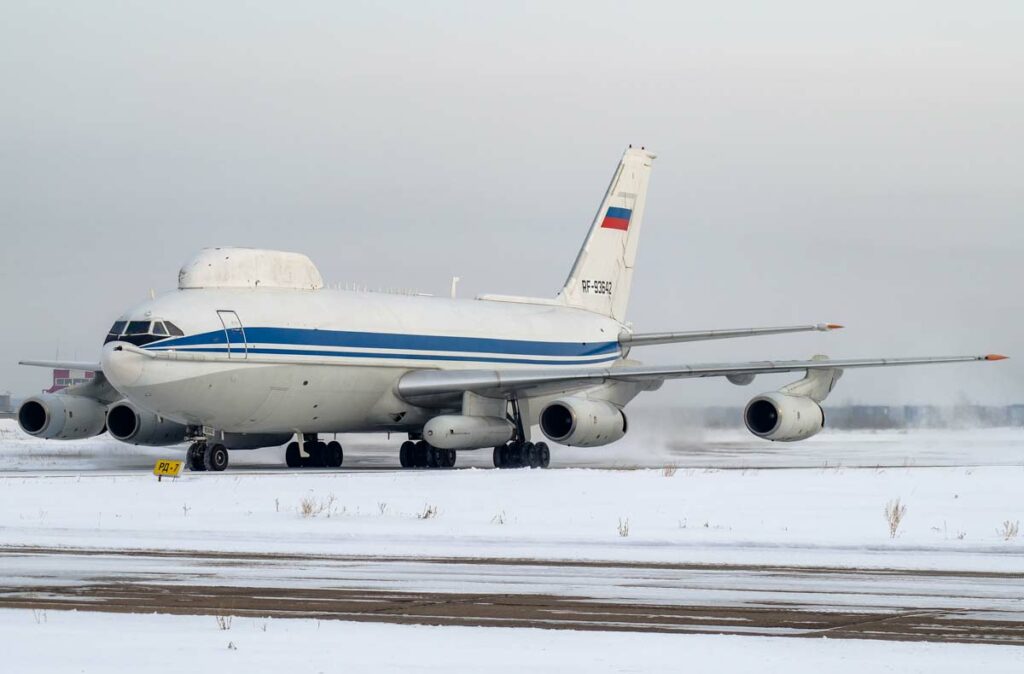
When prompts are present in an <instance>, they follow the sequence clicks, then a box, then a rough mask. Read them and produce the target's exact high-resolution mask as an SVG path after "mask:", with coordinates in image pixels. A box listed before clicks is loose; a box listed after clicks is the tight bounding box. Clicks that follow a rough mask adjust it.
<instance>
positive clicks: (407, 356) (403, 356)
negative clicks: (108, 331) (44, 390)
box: [155, 347, 619, 365]
mask: <svg viewBox="0 0 1024 674" xmlns="http://www.w3.org/2000/svg"><path fill="white" fill-rule="evenodd" d="M155 350H158V349H155ZM176 350H177V351H186V352H192V353H229V352H230V351H231V350H230V349H228V348H227V347H185V348H183V349H176ZM234 350H235V351H238V352H241V351H242V349H241V348H238V349H234ZM247 353H249V354H268V355H275V356H279V355H286V356H329V357H334V358H381V359H387V360H433V361H455V362H473V363H518V364H521V365H591V364H596V363H610V362H612V361H614V360H618V358H619V356H618V355H617V354H616V355H614V356H609V357H606V358H595V359H593V360H570V361H565V360H544V359H537V358H496V357H493V356H449V355H434V354H431V355H424V354H416V353H367V352H365V351H316V350H312V349H267V348H262V347H258V348H251V349H248V351H247Z"/></svg>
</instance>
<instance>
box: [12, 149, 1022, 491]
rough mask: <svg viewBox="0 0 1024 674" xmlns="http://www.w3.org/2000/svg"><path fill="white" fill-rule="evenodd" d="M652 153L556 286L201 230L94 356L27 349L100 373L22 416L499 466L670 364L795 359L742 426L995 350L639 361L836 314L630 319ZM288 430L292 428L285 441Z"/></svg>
mask: <svg viewBox="0 0 1024 674" xmlns="http://www.w3.org/2000/svg"><path fill="white" fill-rule="evenodd" d="M654 159H655V155H654V154H653V153H652V152H650V151H648V150H646V149H645V148H643V147H641V148H634V147H632V146H630V147H629V148H628V149H626V151H625V153H624V154H623V156H622V159H621V160H620V161H619V163H618V166H617V167H616V169H615V172H614V174H613V176H612V180H611V182H610V184H609V186H608V188H607V190H606V192H605V194H604V197H603V198H602V200H601V203H600V205H599V207H598V209H597V213H596V214H595V217H594V220H593V221H592V223H591V225H590V228H589V230H588V232H587V235H586V239H585V240H584V242H583V246H582V248H581V249H580V250H579V253H578V254H577V256H576V260H575V262H574V263H573V265H572V267H571V270H570V271H569V275H568V278H567V279H566V281H565V284H564V286H563V287H562V289H561V290H560V291H559V292H558V294H557V295H556V296H555V297H554V298H535V297H518V296H502V295H482V296H480V297H478V298H476V299H455V298H447V297H432V296H410V295H398V294H382V293H370V292H360V291H350V290H336V289H329V288H327V287H325V285H324V282H323V279H322V277H321V275H320V272H319V271H318V270H317V268H316V266H315V265H314V264H313V262H312V261H311V260H310V259H309V258H308V257H306V256H305V255H302V254H299V253H293V252H283V251H273V250H257V249H249V248H207V249H204V250H202V251H201V252H199V253H198V254H197V255H196V256H195V257H194V258H192V259H191V260H190V261H188V262H187V263H186V264H185V265H184V266H183V267H182V268H181V270H180V272H179V274H178V287H177V289H176V290H174V291H170V292H167V293H164V294H162V295H159V296H153V297H152V298H151V299H149V300H148V301H145V302H143V303H142V304H140V305H138V306H136V307H134V308H132V309H129V310H128V311H126V312H125V313H124V314H122V315H121V316H120V317H119V318H118V319H117V320H116V321H115V322H114V324H113V325H112V326H111V328H110V331H109V333H108V334H107V336H106V339H105V340H104V344H103V347H102V353H101V356H100V359H99V361H98V362H86V363H82V362H55V361H22V364H25V365H38V366H43V367H63V368H70V369H76V370H88V371H94V372H96V373H97V374H96V376H95V377H94V378H93V380H92V381H90V382H88V383H85V384H79V385H77V386H73V387H71V388H69V389H67V390H65V391H62V392H60V393H55V394H43V395H36V396H32V397H31V398H28V399H27V400H25V401H24V402H23V403H22V405H21V406H20V408H19V410H18V423H19V424H20V426H21V428H22V429H23V430H24V431H25V432H26V433H28V434H30V435H34V436H37V437H41V438H56V439H72V438H83V437H90V436H93V435H98V434H100V433H102V432H103V431H104V430H107V431H109V432H110V434H111V435H112V436H113V437H114V438H116V439H118V440H121V441H124V442H128V443H134V444H141V445H154V446H161V445H173V444H178V443H182V442H185V441H189V442H190V443H191V444H190V445H189V448H188V451H187V454H186V463H187V465H188V467H189V468H190V469H191V470H193V471H203V470H210V471H222V470H224V469H225V468H226V467H227V465H228V461H229V450H231V451H234V450H243V449H253V448H257V447H269V446H280V445H282V444H284V443H288V445H287V448H286V451H285V461H286V464H287V465H288V466H289V467H309V466H318V467H338V466H341V465H342V463H343V461H344V450H343V447H342V446H341V444H340V443H339V442H338V441H337V440H331V441H330V442H323V441H322V440H321V436H322V435H327V434H338V433H351V432H382V433H398V434H402V435H405V436H407V438H408V439H407V440H405V441H404V442H402V444H401V446H400V447H399V448H398V459H399V463H400V465H401V466H402V467H403V468H413V467H430V468H451V467H453V466H454V465H455V463H456V456H457V452H461V451H469V450H481V449H486V450H490V451H491V452H492V458H493V463H494V466H495V467H498V468H510V467H524V466H529V467H539V468H546V467H547V466H548V465H549V462H550V459H551V451H550V447H549V445H548V444H547V443H546V442H544V441H542V440H541V441H538V442H533V439H532V438H533V434H532V429H533V427H534V426H538V427H539V429H540V432H541V434H542V435H543V436H544V437H545V438H547V439H548V440H549V441H551V442H553V443H558V444H562V445H567V446H575V447H598V446H602V445H607V444H609V443H613V442H615V441H617V440H619V439H621V438H622V437H623V436H624V435H625V434H626V432H627V430H628V420H627V416H626V414H625V412H624V409H625V407H626V406H627V404H628V403H629V402H630V401H632V400H633V399H634V398H635V397H636V396H637V395H639V394H640V393H642V392H644V391H652V390H655V389H658V388H660V387H661V385H662V384H663V383H664V382H665V381H666V380H668V379H692V378H700V377H725V378H726V379H728V381H730V382H732V383H733V384H737V385H749V384H750V383H751V382H752V381H754V378H755V377H756V376H757V375H761V374H774V373H779V372H802V373H803V376H802V378H801V379H799V380H797V381H795V382H793V383H790V384H787V385H785V386H783V387H781V388H779V389H777V390H775V391H769V392H766V393H762V394H760V395H757V396H754V397H753V398H752V399H751V400H750V402H749V403H748V404H747V405H746V407H745V408H744V411H743V421H744V424H745V425H746V427H747V429H748V430H749V431H750V432H751V433H753V434H754V435H755V436H757V437H759V438H763V439H766V440H771V441H782V442H788V441H798V440H803V439H806V438H809V437H811V436H813V435H814V434H816V433H818V432H819V431H820V430H821V429H822V428H823V427H824V424H825V414H824V412H823V410H822V407H821V403H822V402H824V400H825V399H826V398H827V396H828V395H829V393H830V392H831V391H832V390H833V388H834V387H835V385H836V382H837V381H838V380H839V377H840V376H841V375H842V374H843V372H844V371H845V370H848V369H855V368H867V367H892V366H902V365H920V364H938V363H956V362H966V361H995V360H1001V359H1003V358H1005V356H1000V355H997V354H988V355H973V356H947V357H930V358H921V357H911V358H868V359H844V360H830V359H828V358H827V357H824V356H815V357H813V358H811V359H809V360H791V361H758V362H739V363H708V364H683V365H667V366H665V365H654V366H651V365H643V364H641V363H639V362H638V361H635V360H632V359H631V358H630V356H631V354H632V352H633V350H634V349H639V348H641V347H646V346H651V345H657V344H669V343H679V342H693V341H700V340H712V339H727V338H737V337H751V336H762V335H779V334H790V333H799V332H810V331H824V332H827V331H831V330H835V329H837V328H840V327H842V326H840V325H836V324H830V323H815V324H806V325H794V326H782V327H764V328H743V329H729V330H710V331H687V332H659V333H639V332H635V331H634V330H633V328H632V326H631V324H630V323H627V322H626V309H627V306H628V302H629V297H630V290H631V286H632V281H633V272H634V270H635V268H636V256H637V246H638V243H639V240H640V231H641V225H642V224H643V218H644V205H645V201H646V196H647V186H648V182H649V179H650V174H651V167H652V165H653V161H654ZM293 438H295V439H294V440H293Z"/></svg>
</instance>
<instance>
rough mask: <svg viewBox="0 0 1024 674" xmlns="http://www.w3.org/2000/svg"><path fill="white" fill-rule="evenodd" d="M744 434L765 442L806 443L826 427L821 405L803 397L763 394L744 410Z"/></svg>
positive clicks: (776, 393) (778, 393) (774, 393)
mask: <svg viewBox="0 0 1024 674" xmlns="http://www.w3.org/2000/svg"><path fill="white" fill-rule="evenodd" d="M743 423H745V424H746V425H747V430H749V431H750V432H751V433H753V434H754V435H756V436H757V437H759V438H764V439H765V440H777V441H779V442H793V441H795V440H806V439H807V438H809V437H811V436H812V435H814V434H815V433H817V432H818V431H820V430H821V429H822V428H824V427H825V412H824V411H822V409H821V405H819V404H818V403H816V402H815V401H814V400H811V399H810V398H808V397H806V396H797V395H790V394H788V393H780V392H779V391H773V392H771V393H762V394H761V395H759V396H756V397H755V398H754V399H753V400H751V401H750V402H749V403H747V407H746V409H745V410H743Z"/></svg>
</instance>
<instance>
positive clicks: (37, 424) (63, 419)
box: [18, 393, 106, 440]
mask: <svg viewBox="0 0 1024 674" xmlns="http://www.w3.org/2000/svg"><path fill="white" fill-rule="evenodd" d="M18 425H19V426H20V427H21V430H23V431H25V432H26V433H28V434H29V435H34V436H35V437H37V438H46V439H57V440H80V439H82V438H91V437H93V436H94V435H99V434H100V433H102V432H103V431H104V429H105V425H106V408H105V407H104V406H103V405H102V404H101V403H99V402H97V401H95V400H93V399H92V398H86V397H83V396H73V395H67V394H60V393H44V394H42V395H38V396H32V397H31V398H29V399H28V400H26V401H25V402H23V403H22V404H21V407H19V408H18Z"/></svg>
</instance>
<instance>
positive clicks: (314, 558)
mask: <svg viewBox="0 0 1024 674" xmlns="http://www.w3.org/2000/svg"><path fill="white" fill-rule="evenodd" d="M1007 554H1012V555H1017V554H1019V553H1017V552H1016V551H1015V550H1011V551H1008V553H1007ZM7 555H17V556H22V555H42V556H53V555H61V556H85V557H94V556H103V557H130V558H135V559H137V558H146V557H149V558H154V559H187V560H196V559H206V560H211V561H223V562H248V563H250V564H253V565H257V564H261V563H277V562H308V563H314V564H315V563H317V562H322V561H330V562H346V561H348V562H381V563H388V562H419V563H424V564H438V565H446V564H451V565H463V564H469V565H480V566H534V567H555V568H565V567H575V568H581V569H615V568H628V569H652V570H669V571H751V572H764V573H773V574H781V573H795V574H801V575H816V576H821V575H829V574H841V575H844V576H846V575H854V576H856V575H861V576H865V577H868V576H870V577H873V578H877V577H884V576H907V577H912V578H922V577H923V578H992V579H1007V580H1012V581H1014V582H1015V583H1019V582H1020V581H1021V580H1022V579H1024V574H1022V573H1007V572H1002V571H978V570H948V569H908V568H873V567H870V568H861V567H842V566H799V565H783V564H772V565H768V564H726V563H699V562H682V563H680V562H640V561H616V560H588V559H579V560H577V559H538V558H532V557H430V556H416V557H409V556H400V555H331V554H301V553H290V552H231V551H221V550H185V549H180V550H159V549H154V548H76V547H60V546H38V545H0V558H3V557H4V556H7Z"/></svg>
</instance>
